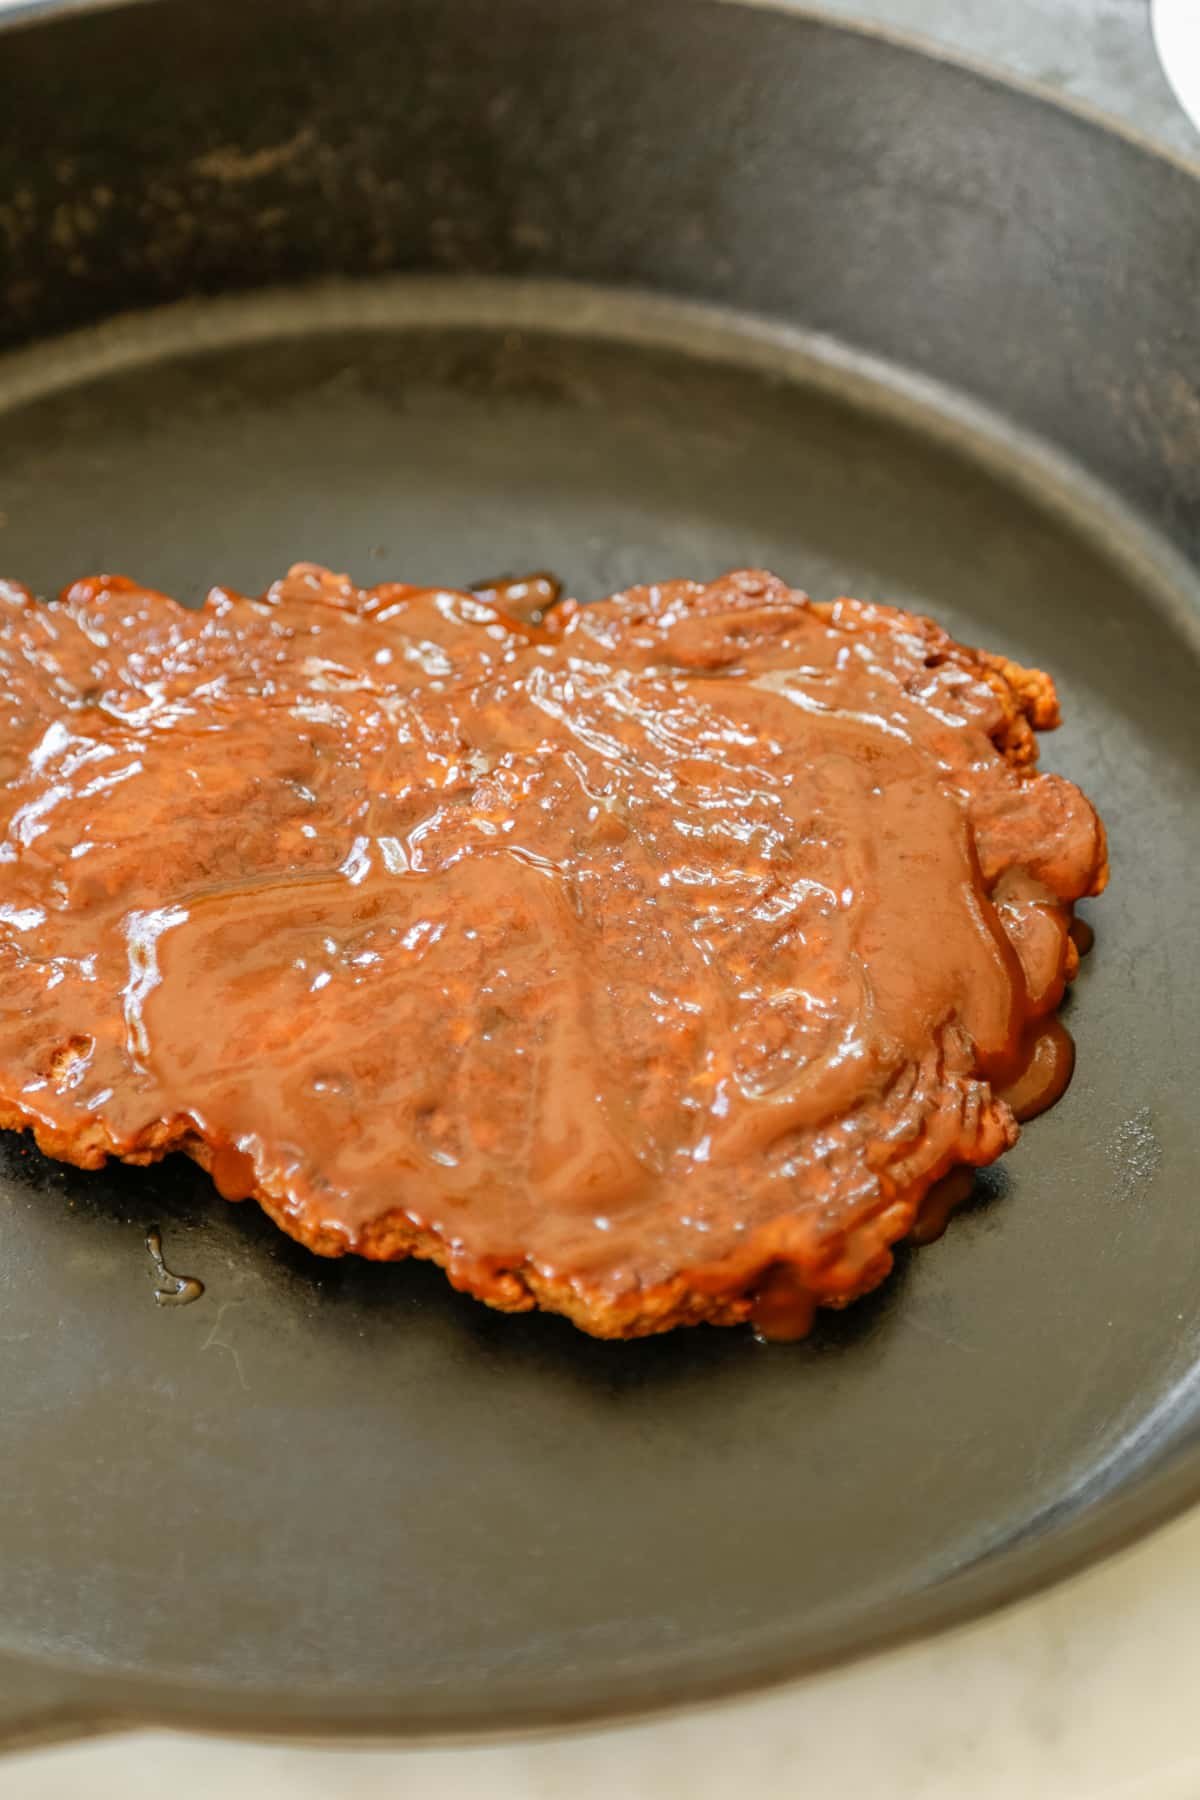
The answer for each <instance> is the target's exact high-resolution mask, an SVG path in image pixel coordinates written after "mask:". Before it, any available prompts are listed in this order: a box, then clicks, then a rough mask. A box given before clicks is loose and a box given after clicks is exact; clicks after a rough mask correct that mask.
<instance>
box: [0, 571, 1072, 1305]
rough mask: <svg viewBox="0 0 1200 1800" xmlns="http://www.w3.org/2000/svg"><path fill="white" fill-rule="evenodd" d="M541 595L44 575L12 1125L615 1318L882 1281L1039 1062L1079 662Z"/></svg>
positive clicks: (1066, 861)
mask: <svg viewBox="0 0 1200 1800" xmlns="http://www.w3.org/2000/svg"><path fill="white" fill-rule="evenodd" d="M502 597H503V596H502V593H501V591H500V590H499V589H497V592H496V594H495V595H494V596H493V599H492V601H488V600H486V599H484V598H483V597H481V596H479V595H471V594H463V593H457V592H451V591H442V590H426V589H417V588H412V587H405V586H400V585H391V586H386V587H382V588H377V589H373V590H369V591H361V590H358V589H356V588H355V587H354V586H353V585H352V584H351V583H350V582H349V581H348V580H345V579H344V578H340V577H336V576H333V575H330V574H328V573H327V572H325V571H324V570H320V569H316V568H311V567H307V566H302V567H299V568H296V569H294V570H293V571H292V572H291V573H290V575H289V576H288V577H287V578H286V579H285V580H283V581H281V582H278V583H277V584H276V585H275V587H273V588H272V589H271V590H270V592H269V593H268V594H267V595H266V596H264V597H263V598H262V599H261V600H248V599H244V598H241V597H240V596H237V595H234V594H231V593H227V592H224V591H222V590H216V591H215V592H214V593H213V594H212V595H210V597H209V599H208V601H207V603H206V605H205V606H204V607H203V608H202V609H201V610H199V611H187V610H185V609H183V608H181V607H179V606H177V605H176V604H175V603H174V602H173V601H170V600H167V599H165V598H163V597H162V596H160V595H157V594H153V593H149V592H146V591H145V590H144V589H141V588H139V587H137V586H135V585H134V584H133V583H131V582H128V581H124V580H120V579H116V578H112V579H109V578H103V577H98V578H94V579H92V580H88V581H83V582H79V583H77V584H76V585H75V586H74V587H73V588H71V589H69V590H68V592H67V593H66V594H65V595H64V597H63V599H62V600H61V602H59V603H57V604H55V605H53V606H42V605H37V604H35V603H34V602H33V601H32V600H31V599H30V598H29V596H28V595H27V594H25V593H24V592H23V591H22V590H20V589H18V588H15V587H9V588H8V589H7V590H5V592H4V596H3V608H2V614H3V616H2V618H0V663H2V665H3V683H2V689H0V768H2V771H3V780H4V797H3V802H2V806H3V813H2V816H0V959H2V963H3V987H2V989H0V992H2V996H3V998H2V1002H0V1006H2V1011H0V1122H3V1123H7V1124H10V1125H21V1124H24V1125H29V1126H32V1127H33V1129H34V1130H35V1132H36V1133H37V1135H38V1138H39V1141H40V1142H41V1143H42V1144H43V1146H44V1147H45V1148H46V1149H47V1150H48V1151H50V1153H51V1154H55V1155H59V1156H64V1157H67V1158H69V1159H70V1160H72V1161H76V1162H79V1163H81V1164H83V1165H84V1166H95V1165H97V1164H99V1163H100V1162H101V1161H103V1159H104V1157H105V1155H106V1154H109V1153H113V1154H116V1155H119V1156H122V1157H126V1158H130V1159H133V1160H149V1159H150V1158H151V1157H154V1156H157V1155H161V1154H163V1153H164V1151H165V1150H166V1149H168V1148H170V1147H172V1146H175V1145H178V1146H180V1147H182V1148H185V1149H187V1150H188V1151H189V1152H190V1153H191V1154H193V1155H195V1156H197V1157H198V1158H199V1160H201V1161H202V1162H203V1163H204V1164H205V1166H207V1167H211V1168H212V1170H213V1173H214V1176H215V1178H216V1180H217V1183H218V1185H219V1187H220V1188H221V1191H222V1192H223V1193H225V1194H226V1195H227V1196H228V1197H230V1198H236V1197H239V1196H243V1195H246V1194H248V1193H250V1192H252V1191H253V1192H254V1193H256V1194H257V1196H258V1197H259V1199H260V1200H261V1201H262V1203H263V1205H264V1206H266V1207H267V1209H268V1211H270V1212H271V1213H272V1215H273V1216H274V1217H275V1218H277V1219H278V1220H279V1222H280V1223H281V1224H282V1225H283V1226H284V1228H285V1229H286V1230H288V1231H290V1232H292V1233H293V1234H294V1235H295V1236H297V1237H299V1238H301V1239H302V1240H303V1241H305V1242H307V1243H309V1244H311V1245H312V1247H313V1248H315V1249H317V1250H320V1251H323V1252H327V1253H331V1254H337V1253H339V1252H341V1251H343V1250H358V1251H361V1252H363V1253H364V1254H367V1255H374V1256H384V1257H386V1256H400V1255H408V1254H418V1255H429V1256H434V1257H436V1259H437V1260H438V1261H440V1262H442V1263H443V1264H444V1266H445V1267H446V1270H447V1273H448V1274H449V1276H450V1279H451V1280H452V1281H453V1282H454V1283H455V1285H456V1286H460V1287H463V1288H465V1289H468V1290H469V1291H471V1292H473V1293H476V1294H478V1295H479V1296H480V1297H481V1298H483V1299H486V1300H488V1301H490V1302H491V1303H492V1304H495V1305H499V1306H502V1307H507V1308H511V1309H520V1308H524V1307H528V1306H530V1305H533V1304H535V1303H538V1304H542V1305H546V1306H549V1307H553V1308H555V1309H556V1310H560V1311H564V1312H567V1313H568V1314H569V1315H570V1316H571V1317H573V1318H575V1319H576V1320H577V1322H579V1323H580V1324H582V1325H584V1326H585V1327H586V1328H587V1329H589V1330H593V1331H597V1332H600V1333H603V1334H606V1335H630V1334H634V1333H638V1332H644V1331H653V1330H659V1329H664V1328H665V1327H667V1326H669V1325H671V1324H674V1323H686V1322H692V1321H694V1320H697V1319H702V1318H711V1319H714V1320H716V1321H718V1322H724V1323H729V1322H734V1321H736V1320H739V1319H745V1318H748V1317H750V1316H751V1314H752V1313H753V1314H754V1315H755V1316H756V1317H757V1318H758V1320H759V1322H760V1324H762V1325H763V1327H764V1329H770V1327H771V1322H772V1319H773V1318H774V1315H775V1313H776V1312H786V1313H787V1315H788V1318H790V1319H791V1320H793V1321H795V1320H798V1319H801V1318H802V1315H806V1313H807V1312H808V1311H811V1306H812V1304H814V1303H815V1304H833V1305H838V1304H842V1303H844V1302H845V1301H846V1300H848V1299H851V1298H853V1297H854V1296H855V1295H856V1294H858V1293H861V1292H862V1291H864V1290H865V1289H866V1288H868V1287H870V1286H872V1285H873V1284H874V1283H875V1282H876V1281H878V1280H879V1279H881V1277H882V1276H883V1275H884V1274H885V1273H886V1271H887V1269H888V1267H889V1266H890V1260H891V1259H890V1248H889V1246H890V1245H891V1244H892V1243H893V1242H894V1241H895V1240H896V1239H897V1238H898V1237H901V1236H903V1235H904V1234H905V1233H906V1232H907V1231H908V1230H909V1229H910V1228H911V1226H912V1224H913V1222H914V1219H915V1217H916V1214H917V1210H918V1207H919V1204H920V1201H921V1199H922V1196H923V1195H924V1194H925V1193H926V1191H927V1190H928V1189H929V1188H930V1187H931V1186H932V1185H933V1184H934V1183H935V1182H937V1181H938V1180H940V1179H941V1177H943V1176H944V1175H945V1174H946V1173H947V1172H948V1171H949V1170H951V1169H952V1168H954V1167H956V1166H957V1165H959V1164H963V1163H966V1164H978V1163H985V1162H988V1161H990V1160H991V1159H992V1158H993V1157H995V1156H997V1155H998V1154H999V1153H1000V1152H1001V1151H1002V1150H1004V1149H1005V1148H1006V1147H1007V1146H1008V1145H1009V1144H1011V1143H1012V1141H1013V1140H1014V1138H1015V1136H1016V1125H1015V1122H1014V1118H1013V1111H1012V1110H1011V1108H1010V1106H1009V1104H1007V1103H1006V1101H1005V1100H1004V1099H1003V1098H1001V1097H1000V1095H1001V1094H1003V1093H1008V1094H1010V1095H1011V1096H1012V1097H1013V1099H1014V1101H1020V1103H1021V1104H1026V1105H1027V1104H1028V1103H1029V1095H1028V1093H1027V1091H1026V1087H1023V1086H1022V1083H1023V1082H1024V1083H1026V1084H1028V1082H1029V1080H1030V1079H1031V1078H1030V1077H1029V1076H1028V1075H1027V1073H1026V1070H1027V1067H1028V1065H1029V1062H1030V1057H1031V1053H1032V1051H1033V1049H1034V1046H1035V1045H1037V1044H1038V1043H1039V1042H1043V1041H1044V1040H1045V1032H1044V1030H1043V1026H1044V1023H1045V1022H1046V1021H1048V1020H1050V1019H1051V1018H1052V1016H1053V1014H1054V1011H1055V1008H1056V1007H1057V1005H1058V1003H1059V1000H1060V999H1061V996H1062V991H1063V984H1064V980H1065V978H1066V975H1067V972H1068V955H1069V952H1068V936H1067V933H1068V928H1069V926H1070V924H1071V906H1072V903H1073V902H1074V901H1075V900H1076V899H1077V898H1079V897H1080V896H1081V895H1084V894H1088V893H1093V892H1097V891H1098V890H1099V888H1100V887H1101V886H1102V885H1103V880H1104V874H1105V852H1104V839H1103V833H1102V831H1101V829H1100V826H1099V824H1098V821H1097V819H1096V816H1095V814H1094V812H1093V811H1092V808H1091V807H1090V806H1089V804H1088V802H1087V801H1086V800H1085V799H1084V798H1083V796H1082V795H1081V794H1080V793H1079V791H1078V789H1076V788H1075V787H1073V786H1072V785H1071V783H1069V782H1067V781H1065V780H1062V779H1061V778H1059V777H1057V776H1054V775H1042V774H1037V773H1035V772H1034V771H1033V768H1032V763H1033V759H1034V756H1035V751H1034V748H1033V735H1032V731H1031V729H1030V723H1029V721H1030V720H1033V722H1034V723H1038V724H1048V723H1053V722H1054V719H1055V704H1054V696H1053V689H1052V687H1051V685H1050V683H1049V681H1048V679H1047V678H1045V677H1041V676H1037V675H1035V674H1030V673H1028V672H1026V671H1022V670H1019V669H1016V668H1015V667H1014V666H1012V665H1006V664H1003V663H1001V662H1000V661H999V660H998V659H995V658H990V657H984V656H981V655H979V654H977V653H975V652H972V651H966V650H962V649H960V648H959V647H958V646H957V645H955V644H953V643H952V641H951V640H950V639H949V638H947V637H946V636H945V634H944V633H942V632H940V631H939V630H938V629H937V628H936V627H934V626H932V625H930V624H928V622H926V621H922V620H917V619H914V618H911V617H909V616H907V615H905V614H902V613H898V612H894V611H892V610H890V609H888V608H884V607H872V606H866V605H860V604H858V603H857V602H854V601H848V600H842V601H838V602H836V603H834V604H833V605H832V606H830V607H816V606H813V605H811V604H810V603H809V602H807V601H806V600H805V599H804V598H803V597H802V596H800V595H799V594H796V593H794V592H792V591H791V590H789V589H788V588H786V587H784V586H783V584H782V583H780V582H778V581H776V580H774V579H773V578H772V577H770V576H767V575H762V574H754V573H742V574H735V575H731V576H727V577H726V578H724V579H723V580H721V581H719V582H715V583H713V584H712V585H710V586H707V587H701V586H698V585H695V584H691V583H687V582H674V583H667V584H664V585H663V586H659V587H649V588H641V589H635V590H633V591H631V592H630V593H628V594H625V595H619V596H617V597H616V598H615V599H612V600H608V601H604V602H601V603H599V604H597V605H594V606H588V607H583V608H580V607H576V606H575V605H574V604H573V603H571V602H569V601H568V602H566V603H564V604H563V605H561V606H560V607H558V608H557V609H556V610H555V611H552V612H550V613H549V614H548V616H547V617H546V619H545V621H544V623H542V624H537V623H532V622H523V621H522V620H519V619H517V618H515V617H512V616H510V615H508V614H506V613H505V612H503V611H502V610H501V609H500V607H499V606H498V605H497V604H495V601H496V600H497V599H499V598H502ZM534 610H538V609H534ZM1070 954H1073V952H1071V953H1070ZM1046 1073H1047V1072H1046V1071H1045V1070H1039V1072H1038V1074H1037V1075H1036V1077H1034V1078H1033V1079H1034V1082H1035V1085H1036V1082H1037V1081H1038V1080H1041V1079H1042V1077H1043V1076H1044V1075H1045V1074H1046ZM1051 1073H1052V1074H1053V1076H1054V1079H1057V1078H1058V1076H1059V1075H1060V1074H1061V1073H1062V1070H1061V1066H1060V1064H1055V1067H1054V1070H1053V1071H1051ZM1067 1073H1068V1074H1069V1067H1068V1069H1067ZM797 1297H798V1298H797ZM784 1328H787V1322H786V1320H785V1321H784Z"/></svg>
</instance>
